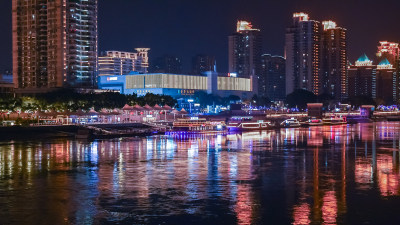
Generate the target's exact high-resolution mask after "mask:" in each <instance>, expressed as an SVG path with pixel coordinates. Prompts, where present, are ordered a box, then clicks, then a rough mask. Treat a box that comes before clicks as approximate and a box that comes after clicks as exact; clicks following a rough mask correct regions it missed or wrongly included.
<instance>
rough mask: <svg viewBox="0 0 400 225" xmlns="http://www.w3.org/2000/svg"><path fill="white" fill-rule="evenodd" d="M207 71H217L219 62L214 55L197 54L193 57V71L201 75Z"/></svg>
mask: <svg viewBox="0 0 400 225" xmlns="http://www.w3.org/2000/svg"><path fill="white" fill-rule="evenodd" d="M207 71H213V72H217V64H216V61H215V57H214V56H209V55H202V54H199V55H196V56H194V57H193V59H192V73H193V74H194V75H200V74H202V73H204V72H207Z"/></svg>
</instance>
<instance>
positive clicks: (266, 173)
mask: <svg viewBox="0 0 400 225" xmlns="http://www.w3.org/2000/svg"><path fill="white" fill-rule="evenodd" d="M399 149H400V123H396V122H382V123H374V124H358V125H340V126H332V127H329V126H323V127H312V128H293V129H281V130H279V131H262V132H249V133H243V134H202V135H193V134H185V133H180V134H175V135H168V136H154V137H148V138H121V139H113V140H96V141H93V142H88V141H77V140H69V139H61V140H27V141H15V142H13V141H11V142H2V143H0V208H1V210H0V224H2V225H3V224H22V225H24V224H52V225H53V224H207V225H210V224H321V223H324V224H400V211H399V210H400V166H399V165H400V154H399Z"/></svg>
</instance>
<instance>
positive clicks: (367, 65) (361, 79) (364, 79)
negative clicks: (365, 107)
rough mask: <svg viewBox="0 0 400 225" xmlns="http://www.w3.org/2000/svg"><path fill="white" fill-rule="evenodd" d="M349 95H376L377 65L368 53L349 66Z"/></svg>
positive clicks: (350, 96)
mask: <svg viewBox="0 0 400 225" xmlns="http://www.w3.org/2000/svg"><path fill="white" fill-rule="evenodd" d="M348 82H349V86H348V97H349V98H353V97H356V96H368V97H375V96H376V87H375V85H376V66H375V65H373V64H372V61H371V60H370V59H369V58H368V57H367V55H366V54H364V55H362V56H361V57H360V58H358V60H357V61H356V63H355V65H351V66H350V67H349V68H348Z"/></svg>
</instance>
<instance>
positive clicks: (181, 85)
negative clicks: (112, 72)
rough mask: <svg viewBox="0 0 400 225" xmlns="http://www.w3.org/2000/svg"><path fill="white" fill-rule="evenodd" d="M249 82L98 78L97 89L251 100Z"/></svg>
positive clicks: (211, 76) (160, 76)
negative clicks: (208, 95)
mask: <svg viewBox="0 0 400 225" xmlns="http://www.w3.org/2000/svg"><path fill="white" fill-rule="evenodd" d="M252 82H253V81H252V79H251V78H250V79H249V78H239V77H228V76H218V74H217V73H214V72H207V73H205V75H180V74H165V73H148V74H139V73H131V74H128V75H123V76H99V88H100V89H105V90H116V91H119V92H120V93H122V94H137V95H138V96H142V95H146V94H147V93H153V94H160V95H170V96H172V97H174V98H185V97H186V98H190V96H193V95H194V94H195V93H196V92H198V91H204V92H207V93H209V94H216V95H219V96H224V97H227V96H230V95H237V96H239V97H242V98H246V99H247V98H251V97H252V96H253V95H252V94H253V89H252Z"/></svg>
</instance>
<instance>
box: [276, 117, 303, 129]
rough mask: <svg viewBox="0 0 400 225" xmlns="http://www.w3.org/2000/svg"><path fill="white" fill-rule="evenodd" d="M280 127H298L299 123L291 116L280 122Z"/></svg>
mask: <svg viewBox="0 0 400 225" xmlns="http://www.w3.org/2000/svg"><path fill="white" fill-rule="evenodd" d="M281 126H282V127H300V126H301V123H300V122H299V121H298V120H297V119H295V118H291V119H287V120H285V121H283V122H282V123H281Z"/></svg>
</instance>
